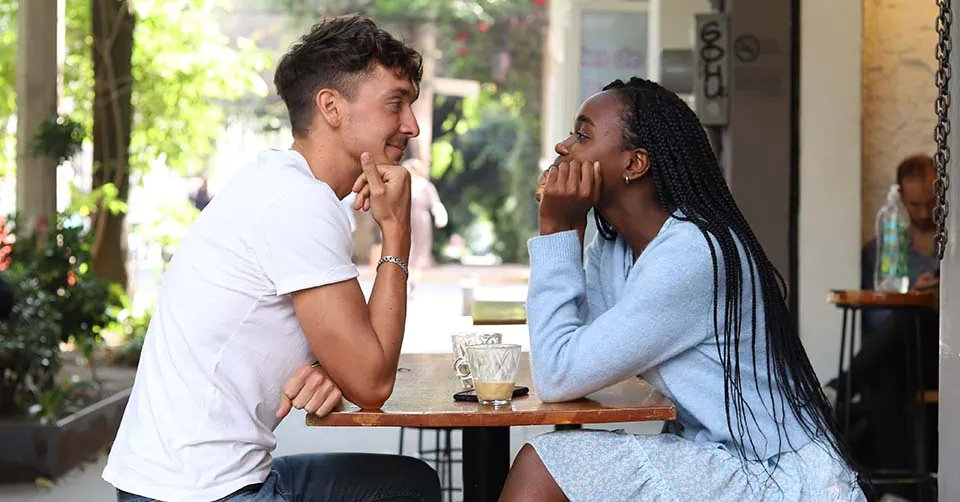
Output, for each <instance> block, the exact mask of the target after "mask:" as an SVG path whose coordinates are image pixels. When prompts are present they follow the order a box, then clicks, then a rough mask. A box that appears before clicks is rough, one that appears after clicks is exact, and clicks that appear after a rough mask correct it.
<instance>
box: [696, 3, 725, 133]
mask: <svg viewBox="0 0 960 502" xmlns="http://www.w3.org/2000/svg"><path fill="white" fill-rule="evenodd" d="M693 53H694V58H695V60H696V74H695V80H694V84H693V95H694V107H695V109H696V111H697V116H698V117H700V121H701V122H703V125H705V126H725V125H727V124H728V123H729V121H730V113H729V111H730V89H729V87H730V20H729V18H728V16H727V14H697V17H696V39H695V44H694V48H693Z"/></svg>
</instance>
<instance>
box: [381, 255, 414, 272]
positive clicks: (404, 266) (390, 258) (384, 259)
mask: <svg viewBox="0 0 960 502" xmlns="http://www.w3.org/2000/svg"><path fill="white" fill-rule="evenodd" d="M384 263H393V264H394V265H396V266H398V267H400V269H401V270H403V273H404V275H406V276H407V277H410V269H408V268H407V264H406V263H404V262H403V260H401V259H400V258H397V257H396V256H390V255H386V256H381V257H380V261H378V262H377V270H380V265H383V264H384Z"/></svg>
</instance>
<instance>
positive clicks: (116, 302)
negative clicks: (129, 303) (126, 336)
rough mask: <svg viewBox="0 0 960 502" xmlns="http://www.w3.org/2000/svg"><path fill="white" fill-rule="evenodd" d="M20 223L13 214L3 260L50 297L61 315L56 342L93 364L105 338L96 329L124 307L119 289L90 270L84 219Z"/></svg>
mask: <svg viewBox="0 0 960 502" xmlns="http://www.w3.org/2000/svg"><path fill="white" fill-rule="evenodd" d="M18 223H19V222H18V219H17V218H16V217H15V216H14V217H13V218H11V219H10V220H8V223H7V231H8V232H9V234H11V235H13V236H14V240H13V243H12V244H10V243H8V246H9V247H8V249H9V254H8V255H7V259H8V260H9V262H10V263H11V264H12V265H15V266H17V267H19V268H20V269H21V270H22V273H23V274H25V275H26V276H27V277H29V278H32V279H35V280H36V281H37V286H38V289H40V290H42V291H43V292H45V293H46V294H47V295H49V297H50V298H51V299H52V306H53V308H54V309H56V310H57V312H59V313H60V315H61V321H60V333H59V335H60V336H59V340H60V341H63V342H73V343H74V344H75V345H76V346H77V347H78V348H79V349H80V350H81V351H82V352H83V354H84V356H85V357H86V358H87V361H88V362H89V363H91V364H92V356H93V352H94V350H95V349H96V348H97V347H98V346H99V345H100V344H101V343H102V341H103V339H102V337H101V335H100V331H101V330H102V329H103V328H104V327H106V326H108V325H109V324H111V323H112V322H113V321H114V319H115V317H116V314H117V313H118V312H119V310H120V309H121V308H122V307H123V306H124V303H125V297H124V294H123V291H122V290H121V289H120V288H119V286H117V285H114V284H111V283H109V282H107V281H104V280H102V279H99V278H98V277H96V276H95V275H94V274H93V270H92V266H91V259H92V258H91V256H90V243H91V240H92V234H91V232H89V231H87V230H86V228H85V227H84V226H83V224H82V223H80V222H78V221H70V219H68V218H67V217H66V216H65V215H62V214H61V215H58V217H57V219H56V222H55V223H56V224H55V225H53V226H50V225H43V224H41V225H38V226H37V227H36V228H24V227H23V226H22V225H19V224H18Z"/></svg>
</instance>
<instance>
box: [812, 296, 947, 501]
mask: <svg viewBox="0 0 960 502" xmlns="http://www.w3.org/2000/svg"><path fill="white" fill-rule="evenodd" d="M827 301H828V302H830V303H832V304H834V305H836V306H837V307H838V308H840V309H841V310H842V311H843V325H842V328H841V332H840V363H839V372H838V375H843V371H844V359H845V356H846V360H847V368H848V369H849V367H850V365H851V364H852V363H853V358H854V346H855V345H856V343H855V341H856V340H855V337H856V332H857V317H858V316H860V317H862V311H863V310H868V309H890V310H906V311H909V312H910V313H911V314H912V316H913V317H914V322H913V323H911V324H912V325H913V330H912V331H913V333H912V338H911V339H910V340H908V341H907V342H908V343H907V344H906V345H907V347H908V350H907V351H906V354H905V356H906V358H907V366H906V368H907V375H905V376H906V378H907V379H908V381H909V382H910V383H912V384H913V385H912V386H911V387H910V388H912V389H918V393H917V395H916V396H915V397H914V398H913V399H911V400H910V402H911V405H912V406H911V411H912V419H913V420H912V423H913V442H914V448H915V451H914V458H915V465H914V466H913V468H912V469H908V470H888V469H884V470H871V471H868V472H866V474H867V475H868V476H869V477H870V480H871V482H872V483H873V484H876V485H883V484H910V485H916V487H917V496H918V499H917V500H927V497H925V491H924V490H923V488H924V487H928V488H929V493H930V494H932V499H931V500H936V496H937V495H936V494H937V474H936V473H935V472H930V470H929V469H928V468H927V451H926V449H927V428H928V423H927V416H926V411H927V410H926V406H927V404H929V403H930V402H931V399H934V398H935V394H936V392H935V391H933V392H931V391H926V390H925V389H923V375H924V373H923V353H922V350H921V349H922V347H923V344H922V342H923V341H922V339H921V336H922V333H921V325H920V324H921V316H922V314H923V312H924V310H925V309H931V308H933V309H936V308H938V307H939V305H938V304H937V298H936V296H934V295H931V294H918V293H891V292H883V291H839V290H835V291H831V292H830V293H829V294H828V295H827ZM848 330H849V331H848ZM848 332H849V341H850V344H849V346H848V345H847V340H848V336H847V333H848ZM852 383H853V372H852V371H847V373H846V382H845V385H844V387H845V391H844V395H842V396H837V401H838V402H842V403H844V404H845V406H846V408H847V412H846V413H845V414H844V418H843V421H842V423H841V424H840V429H841V431H842V432H843V433H844V435H846V434H847V433H848V432H849V430H850V404H851V399H852V390H853V389H852V387H853V386H852ZM934 402H935V401H934Z"/></svg>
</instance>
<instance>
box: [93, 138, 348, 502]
mask: <svg viewBox="0 0 960 502" xmlns="http://www.w3.org/2000/svg"><path fill="white" fill-rule="evenodd" d="M351 255H352V242H351V236H350V223H349V222H348V220H347V216H346V214H344V211H343V209H342V208H341V206H340V201H339V200H338V198H337V195H336V194H335V193H334V192H333V190H332V189H331V188H330V187H329V186H328V185H327V184H326V183H323V182H321V181H319V180H317V179H316V178H314V176H313V175H312V174H311V172H310V169H309V167H308V166H307V163H306V161H305V160H304V158H303V157H302V156H301V155H300V154H299V153H297V152H295V151H292V150H286V151H281V150H268V151H265V152H263V153H261V154H260V155H259V156H258V157H257V161H256V162H255V163H253V164H252V165H250V166H248V167H246V168H244V169H242V170H241V171H240V172H238V173H237V175H236V176H235V177H234V179H233V180H232V181H230V183H229V184H228V185H227V186H225V187H224V188H223V190H222V191H221V192H219V193H218V194H217V197H216V198H215V199H213V200H212V201H211V203H210V205H208V206H207V207H206V208H205V209H204V210H203V212H202V213H201V214H200V216H199V217H198V218H197V220H196V222H195V223H194V224H193V226H192V227H191V228H190V231H189V232H188V233H187V235H186V237H185V238H184V239H183V241H182V242H181V244H180V246H179V247H178V248H177V251H176V254H175V255H174V257H173V261H172V262H171V264H170V268H169V269H168V271H167V272H166V274H165V275H164V277H163V287H162V290H161V292H160V296H159V299H158V301H157V304H156V307H155V310H154V314H153V319H152V321H151V323H150V328H149V330H148V332H147V337H146V341H145V343H144V346H143V352H142V355H141V358H140V365H139V367H138V368H137V377H136V382H135V383H134V386H133V393H132V395H131V396H130V401H129V403H128V404H127V408H126V410H125V412H124V415H123V420H122V422H121V424H120V430H119V432H118V434H117V439H116V442H115V443H114V444H113V449H112V450H111V452H110V457H109V459H108V461H107V466H106V468H105V469H104V471H103V478H104V479H105V480H106V481H108V482H109V483H111V484H112V485H114V486H115V487H117V488H119V489H121V490H124V491H126V492H130V493H134V494H137V495H141V496H145V497H150V498H155V499H159V500H171V501H172V500H176V501H184V502H190V501H210V500H215V499H218V498H221V497H224V496H226V495H228V494H230V493H233V492H234V491H236V490H238V489H240V488H242V487H244V486H246V485H249V484H253V483H259V482H262V481H263V480H264V479H266V477H267V475H268V474H269V472H270V466H271V461H272V459H271V455H270V453H271V451H272V450H273V449H274V447H275V446H276V436H275V435H274V433H273V430H274V429H275V428H276V426H277V424H278V423H279V421H278V420H277V419H276V412H277V410H278V409H279V407H280V393H281V388H282V387H283V384H284V383H286V381H287V380H288V379H289V378H290V377H291V376H292V375H293V374H294V372H295V371H296V370H297V369H298V368H300V367H302V366H304V365H307V364H310V363H311V362H313V361H314V360H315V359H314V357H313V355H312V354H311V351H310V347H309V345H308V343H307V341H306V339H305V337H304V334H303V331H302V330H301V328H300V324H299V322H298V321H297V317H296V314H295V312H294V309H293V304H292V302H291V300H290V295H289V293H291V292H293V291H297V290H302V289H307V288H311V287H315V286H321V285H324V284H331V283H335V282H341V281H345V280H349V279H352V278H354V277H356V276H357V275H358V272H357V268H356V266H354V264H353V262H352V261H351Z"/></svg>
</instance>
